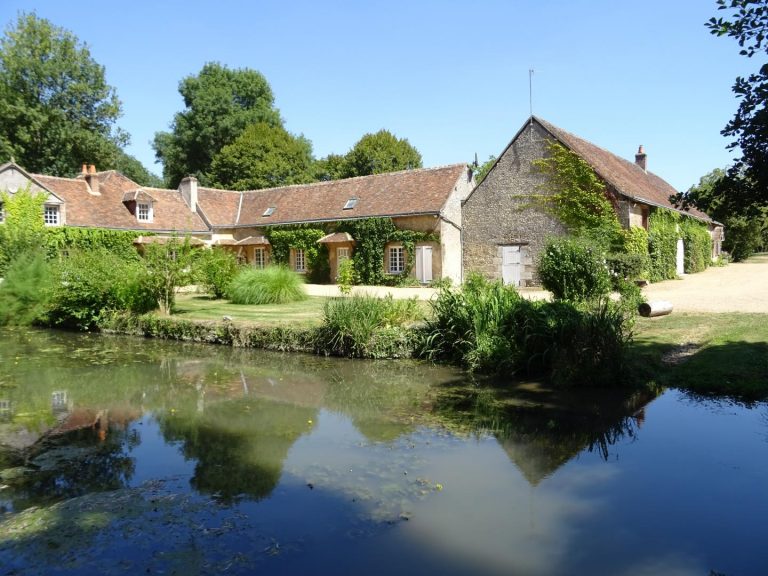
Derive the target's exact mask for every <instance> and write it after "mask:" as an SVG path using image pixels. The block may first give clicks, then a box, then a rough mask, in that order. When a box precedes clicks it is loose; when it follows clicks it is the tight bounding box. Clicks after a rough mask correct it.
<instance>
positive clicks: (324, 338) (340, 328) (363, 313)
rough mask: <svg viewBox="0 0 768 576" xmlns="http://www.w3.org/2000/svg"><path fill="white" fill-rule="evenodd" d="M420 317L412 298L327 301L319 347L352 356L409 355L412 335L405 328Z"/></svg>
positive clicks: (384, 356) (328, 351) (367, 296)
mask: <svg viewBox="0 0 768 576" xmlns="http://www.w3.org/2000/svg"><path fill="white" fill-rule="evenodd" d="M419 316H420V310H419V305H418V302H417V301H416V300H415V299H409V300H395V299H393V298H392V296H391V295H388V296H386V297H385V298H377V297H375V296H369V295H355V296H350V297H345V298H334V299H332V300H328V301H327V302H326V304H325V308H324V311H323V326H322V329H321V335H320V339H319V343H318V345H319V347H321V349H322V350H323V351H325V352H327V353H330V354H335V355H339V356H351V357H354V358H396V357H402V356H410V355H411V354H412V335H411V333H410V332H409V331H408V330H407V329H406V328H405V327H404V326H405V325H406V324H408V323H410V322H414V321H415V320H417V319H418V318H419Z"/></svg>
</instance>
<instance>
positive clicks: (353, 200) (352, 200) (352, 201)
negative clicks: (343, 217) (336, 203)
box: [344, 196, 357, 210]
mask: <svg viewBox="0 0 768 576" xmlns="http://www.w3.org/2000/svg"><path fill="white" fill-rule="evenodd" d="M355 206H357V197H356V196H353V197H352V198H350V199H349V200H347V203H346V204H344V210H352V208H354V207H355Z"/></svg>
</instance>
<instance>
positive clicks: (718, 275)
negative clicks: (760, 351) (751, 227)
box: [643, 254, 768, 314]
mask: <svg viewBox="0 0 768 576" xmlns="http://www.w3.org/2000/svg"><path fill="white" fill-rule="evenodd" d="M643 293H644V294H645V297H646V298H647V299H648V301H649V302H650V301H654V300H666V301H668V302H671V303H672V305H673V306H674V310H675V311H676V312H754V313H766V314H768V254H760V255H758V256H754V257H752V258H750V259H749V260H747V261H746V262H739V263H737V264H729V265H728V266H724V267H722V268H716V267H713V268H708V269H707V270H705V271H704V272H700V273H699V274H688V275H686V276H684V277H683V278H682V279H681V280H667V281H666V282H658V283H656V284H650V285H649V286H646V287H645V288H643Z"/></svg>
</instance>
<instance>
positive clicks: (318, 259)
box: [265, 225, 330, 282]
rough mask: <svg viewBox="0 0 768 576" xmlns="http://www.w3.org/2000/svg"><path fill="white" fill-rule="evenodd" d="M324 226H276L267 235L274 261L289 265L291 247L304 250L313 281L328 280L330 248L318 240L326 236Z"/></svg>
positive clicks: (268, 230)
mask: <svg viewBox="0 0 768 576" xmlns="http://www.w3.org/2000/svg"><path fill="white" fill-rule="evenodd" d="M325 234H326V232H325V230H323V229H322V228H315V227H313V226H311V225H294V226H274V227H271V228H268V229H267V231H266V233H265V235H266V237H267V239H268V240H269V243H270V244H271V245H272V261H273V262H274V263H275V264H283V265H286V266H287V265H288V262H289V260H290V254H291V248H293V249H300V250H304V257H305V258H306V265H307V268H308V269H309V278H310V280H311V281H312V282H327V281H328V277H329V276H330V269H329V264H328V249H327V248H326V246H325V245H324V244H318V243H317V241H318V240H320V238H322V237H323V236H325Z"/></svg>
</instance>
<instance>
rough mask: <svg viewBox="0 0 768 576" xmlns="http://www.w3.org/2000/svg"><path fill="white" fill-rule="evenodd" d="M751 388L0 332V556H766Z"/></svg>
mask: <svg viewBox="0 0 768 576" xmlns="http://www.w3.org/2000/svg"><path fill="white" fill-rule="evenodd" d="M766 486H768V405H766V404H764V403H755V404H752V405H743V404H738V403H734V402H728V401H723V400H719V401H717V400H707V399H702V398H693V397H690V396H687V395H685V394H683V393H681V392H679V391H675V390H666V391H662V390H650V389H649V390H642V391H634V392H626V391H625V392H608V391H574V392H553V391H550V390H547V389H546V388H544V387H542V386H540V385H538V384H536V383H516V384H514V385H509V386H507V387H506V388H505V389H501V390H498V389H494V388H491V387H488V386H483V385H479V384H476V383H472V382H470V381H468V380H467V379H466V377H465V376H464V375H463V374H462V373H461V372H459V371H456V370H453V369H450V368H446V367H435V366H429V365H419V364H416V363H410V362H386V361H382V362H363V361H353V360H341V359H331V358H320V357H313V356H305V355H281V354H272V353H264V352H259V351H244V350H232V349H228V348H219V347H212V346H204V345H185V344H179V343H169V342H162V341H153V340H142V339H135V338H122V337H109V336H95V335H87V334H85V335H84V334H66V333H57V332H49V331H34V330H21V329H19V330H6V331H2V332H0V574H79V575H82V574H137V573H142V574H150V573H151V574H158V573H164V574H254V573H259V574H309V573H315V574H371V575H376V574H421V575H423V574H532V575H539V574H542V575H544V574H546V575H550V574H680V575H688V574H690V575H694V574H696V575H707V574H710V575H714V574H729V575H730V574H766V573H768V546H766V530H765V519H766V518H768V490H766Z"/></svg>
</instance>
